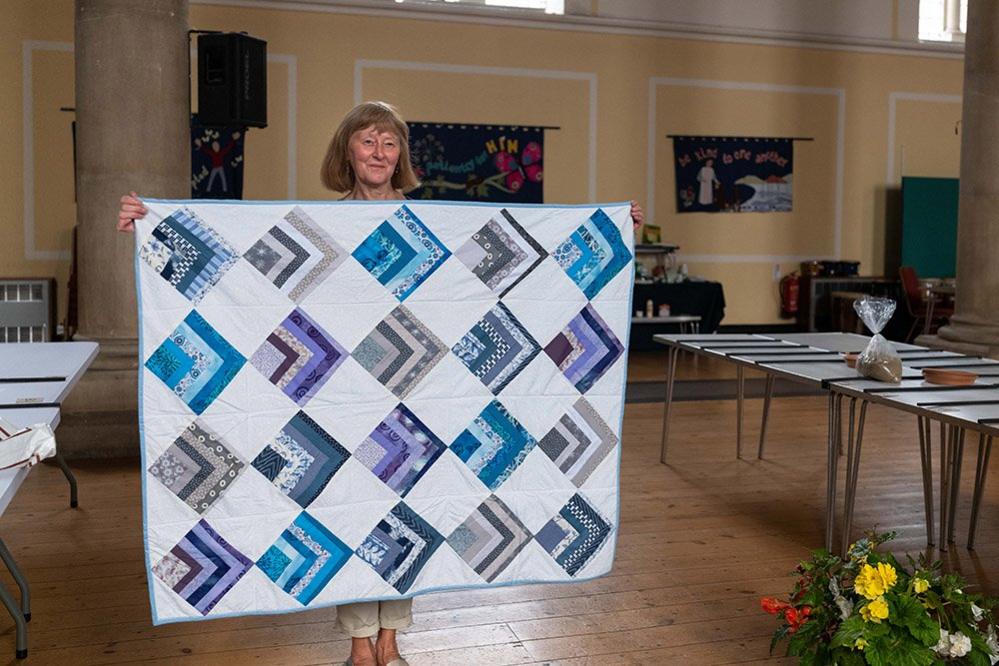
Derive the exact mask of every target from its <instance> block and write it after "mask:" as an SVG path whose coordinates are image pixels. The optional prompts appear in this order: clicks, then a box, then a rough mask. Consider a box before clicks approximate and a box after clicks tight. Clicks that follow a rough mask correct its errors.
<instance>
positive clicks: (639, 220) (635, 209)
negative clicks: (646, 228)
mask: <svg viewBox="0 0 999 666" xmlns="http://www.w3.org/2000/svg"><path fill="white" fill-rule="evenodd" d="M631 219H632V221H633V222H634V224H635V228H636V229H637V228H638V227H640V226H642V225H643V224H645V211H643V210H642V207H641V206H639V205H638V202H637V201H632V202H631Z"/></svg>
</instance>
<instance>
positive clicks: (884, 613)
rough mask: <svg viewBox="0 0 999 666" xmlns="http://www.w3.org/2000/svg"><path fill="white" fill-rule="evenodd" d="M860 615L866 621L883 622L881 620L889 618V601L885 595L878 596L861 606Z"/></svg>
mask: <svg viewBox="0 0 999 666" xmlns="http://www.w3.org/2000/svg"><path fill="white" fill-rule="evenodd" d="M860 615H861V617H863V618H864V621H865V622H874V623H875V624H881V620H887V619H888V602H887V601H885V598H884V597H878V598H877V599H874V600H872V601H870V602H869V603H868V604H867V605H866V606H864V607H863V608H861V609H860Z"/></svg>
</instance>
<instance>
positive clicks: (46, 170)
mask: <svg viewBox="0 0 999 666" xmlns="http://www.w3.org/2000/svg"><path fill="white" fill-rule="evenodd" d="M4 18H5V19H8V18H9V19H10V20H4V21H2V22H0V86H2V89H3V90H4V91H7V94H4V95H2V96H0V123H2V127H3V130H4V131H3V132H0V169H2V172H3V173H4V174H6V175H7V176H8V177H7V178H4V179H3V180H2V181H0V274H2V275H18V276H24V275H30V276H43V275H55V276H56V277H57V278H58V279H59V282H60V288H61V291H60V296H61V300H62V303H61V307H60V311H61V312H64V311H65V298H64V295H65V291H64V287H65V279H66V276H67V274H68V263H67V262H66V261H64V260H59V259H51V258H38V256H37V255H36V256H35V258H31V257H29V256H27V255H26V254H25V246H26V244H25V223H24V222H25V213H26V212H30V211H31V210H32V209H33V210H34V235H33V243H34V247H35V248H37V249H38V250H42V251H48V252H66V251H68V249H69V233H70V229H71V228H72V225H73V223H74V210H73V203H72V196H73V191H72V180H71V178H72V176H71V169H72V165H71V162H70V155H71V144H70V135H69V117H68V114H64V113H63V114H60V113H59V112H58V107H59V106H72V96H73V83H72V81H73V64H72V56H71V53H69V52H67V51H60V50H52V49H60V48H62V49H65V48H67V46H66V45H67V44H68V43H70V42H71V41H72V38H73V26H72V21H73V4H72V2H70V0H58V1H57V0H46V1H44V2H38V1H34V0H13V1H11V2H7V3H5V9H4ZM191 24H192V27H197V28H200V29H224V30H245V31H247V32H249V33H250V34H253V35H255V36H258V37H261V38H263V39H266V40H267V41H268V52H269V53H270V54H271V55H272V58H271V61H270V62H269V64H268V77H269V82H270V85H269V90H268V97H269V100H268V102H269V116H270V126H269V127H268V128H266V129H263V130H257V129H253V130H250V132H249V135H248V138H247V154H246V184H245V195H246V197H247V198H261V199H281V198H288V197H297V198H301V199H320V198H329V197H331V196H333V195H332V194H331V193H329V192H326V191H324V190H323V189H322V187H321V185H320V183H319V178H318V166H319V164H320V161H321V160H322V157H323V154H324V152H325V149H326V144H327V142H328V140H329V137H330V135H331V133H332V131H333V129H334V128H335V126H336V124H337V122H338V121H339V119H340V118H341V117H342V115H343V114H344V113H345V112H346V111H347V110H348V109H349V108H350V107H351V106H352V105H353V103H354V99H355V95H359V96H360V98H361V99H386V100H388V101H391V102H394V103H396V104H398V105H399V106H400V107H401V109H402V110H403V112H404V114H406V115H407V117H409V118H411V119H414V120H428V121H435V120H445V121H457V122H462V121H464V122H494V123H531V124H546V125H558V126H561V127H562V129H561V130H560V131H558V132H552V133H550V134H549V136H548V139H547V146H546V156H545V159H546V162H547V164H546V174H545V176H546V198H547V200H548V201H553V202H554V201H558V202H566V203H577V202H585V201H588V200H591V199H595V200H597V201H617V200H622V199H630V198H635V199H638V200H639V201H640V202H642V203H643V205H645V206H646V207H647V208H650V207H651V208H653V209H654V211H653V214H654V216H655V220H654V221H655V222H656V223H657V224H660V225H662V226H663V227H664V238H665V239H666V240H669V241H673V242H677V243H679V244H680V245H681V246H682V248H683V249H682V252H683V253H685V254H686V256H687V259H688V260H689V262H688V263H689V264H690V269H691V272H692V273H695V274H697V275H701V276H703V277H706V278H709V279H717V280H721V281H722V282H723V284H724V286H725V291H726V300H727V302H728V309H727V316H726V318H725V321H724V323H726V324H765V323H775V322H778V321H780V319H779V317H778V309H777V302H776V298H775V292H776V284H775V282H774V280H773V270H774V264H775V263H778V264H780V266H781V269H782V270H783V271H785V272H786V271H787V270H790V269H791V268H793V267H794V262H793V259H794V258H796V257H799V256H810V257H811V256H814V257H823V258H824V257H831V256H833V255H834V254H835V251H836V220H837V219H839V220H840V241H839V242H840V246H841V255H842V257H843V258H847V259H856V260H859V261H861V262H862V270H863V272H865V273H867V274H876V273H877V272H878V271H880V270H881V263H882V257H883V253H884V251H883V247H884V215H885V212H884V209H885V194H884V193H885V188H886V185H887V184H888V177H889V175H890V174H891V173H894V175H895V182H897V178H898V176H899V175H901V174H903V173H904V174H907V175H908V174H910V173H911V174H912V175H951V176H956V175H957V164H958V158H957V156H958V143H959V142H958V140H957V139H958V138H957V137H955V136H954V134H953V125H954V120H956V118H957V116H959V104H956V103H954V102H953V101H949V102H946V101H945V102H939V101H921V100H920V99H919V98H918V97H917V98H914V99H909V98H907V97H905V96H902V97H899V96H897V95H896V96H895V97H893V96H892V93H905V94H906V95H909V96H912V95H923V96H925V95H931V96H941V95H942V96H958V95H960V92H961V72H962V70H961V62H960V60H955V59H952V58H942V57H941V58H937V57H931V56H926V57H917V56H912V55H893V54H882V53H871V52H860V51H848V50H842V49H840V50H821V49H813V48H791V47H787V46H774V45H769V44H767V45H764V44H747V43H722V42H718V41H711V42H707V41H694V40H684V39H677V38H666V37H651V36H632V35H622V34H605V33H597V32H576V31H568V30H541V29H531V28H525V27H510V26H502V27H500V26H495V25H490V24H488V23H479V24H476V23H455V22H439V21H432V20H417V19H410V18H388V17H375V16H368V15H351V14H345V13H328V12H323V11H296V10H281V11H276V10H269V9H259V8H248V7H237V6H214V5H193V6H192V8H191ZM38 42H52V43H55V44H46V45H43V46H39V45H38V44H37V43H38ZM25 44H27V45H28V46H27V47H26V46H25ZM32 44H34V46H32ZM25 49H28V50H29V51H30V53H31V63H32V71H31V75H30V77H29V78H28V79H25V78H24V59H23V57H22V55H23V52H24V50H25ZM371 61H378V62H377V63H372V62H371ZM386 61H387V62H386ZM365 63H367V64H365ZM414 63H415V64H414ZM442 70H446V71H442ZM358 76H359V77H360V78H359V79H358ZM677 79H682V80H684V82H681V83H677V82H676V80H677ZM667 81H670V83H664V82H667ZM691 81H693V82H694V83H692V82H691ZM731 82H736V83H740V84H746V83H748V84H752V85H751V86H750V87H751V88H752V89H751V90H739V89H733V86H732V85H730V84H731ZM25 88H30V90H31V116H30V117H29V118H28V119H27V121H26V122H27V124H28V126H29V127H30V128H31V135H30V136H31V141H32V142H33V148H32V151H31V154H30V156H29V158H30V160H33V163H34V166H33V168H32V169H31V170H30V172H28V173H26V172H25V159H24V157H25V155H24V154H23V146H24V143H23V141H24V136H23V132H22V124H24V123H25V120H24V115H23V114H24V110H25V109H26V108H27V107H26V106H25V104H24V98H23V96H22V90H24V89H25ZM289 93H291V95H292V96H291V97H289ZM123 94H126V91H124V90H123ZM591 104H592V106H591ZM892 104H894V107H895V111H894V113H890V107H891V106H892ZM890 119H892V120H893V122H894V124H893V125H891V126H890ZM150 129H151V131H155V128H150ZM695 132H696V133H705V134H718V135H728V134H750V135H755V136H758V135H766V134H771V133H772V134H775V135H794V136H802V135H803V136H813V137H814V138H815V141H814V142H810V143H800V144H798V145H797V146H796V167H795V181H796V182H795V210H794V212H792V213H788V214H770V215H768V214H730V215H721V214H719V215H705V214H686V215H677V214H676V213H675V211H674V205H673V193H672V185H671V184H672V177H673V176H672V160H671V146H670V142H669V141H668V140H667V139H666V138H665V135H666V134H668V133H679V134H685V133H695ZM892 137H893V138H892ZM289 142H290V143H289ZM591 143H592V144H594V145H595V150H592V149H591ZM892 143H894V149H893V150H894V156H893V158H892V159H893V160H894V161H892V162H891V163H890V162H889V158H890V156H889V145H890V144H892ZM137 149H140V150H141V147H137ZM903 149H904V155H905V160H904V163H903V162H900V161H899V160H900V156H901V154H902V153H903ZM650 165H651V167H652V168H653V169H654V172H655V178H654V180H653V182H652V183H651V186H650V183H649V178H648V174H649V168H650ZM839 165H842V166H841V173H842V176H839V175H838V174H839V173H840V166H839ZM26 177H27V178H28V182H29V183H33V185H34V189H33V196H32V197H31V200H30V201H28V202H27V204H28V205H25V203H26V202H25V198H24V196H23V193H24V183H25V178H26ZM591 185H592V186H593V187H594V188H595V192H594V193H593V196H592V197H591V193H590V188H591ZM148 194H149V195H155V194H156V193H155V192H150V193H148ZM837 207H838V209H839V215H838V216H837V212H836V211H837ZM112 224H113V220H108V230H109V233H112ZM43 256H48V255H43ZM681 260H684V259H683V257H681Z"/></svg>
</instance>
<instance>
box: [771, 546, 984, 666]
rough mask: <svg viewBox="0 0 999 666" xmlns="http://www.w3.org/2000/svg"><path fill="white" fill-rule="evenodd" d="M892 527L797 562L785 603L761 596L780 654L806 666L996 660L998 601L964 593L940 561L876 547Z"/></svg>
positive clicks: (979, 664)
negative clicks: (774, 623)
mask: <svg viewBox="0 0 999 666" xmlns="http://www.w3.org/2000/svg"><path fill="white" fill-rule="evenodd" d="M894 537H895V533H894V532H889V533H885V534H874V533H871V534H869V535H868V536H867V537H865V538H863V539H860V540H859V541H857V543H855V544H853V545H852V546H850V550H849V552H848V553H847V556H846V557H845V558H840V557H838V556H836V555H831V554H829V553H828V552H826V551H825V550H819V551H816V552H814V553H813V554H812V557H811V559H809V560H807V561H804V562H802V563H801V564H800V565H798V567H797V569H796V570H795V571H796V574H797V575H798V580H797V582H796V583H795V585H794V589H793V590H792V592H791V595H790V599H789V600H788V601H782V600H780V599H777V598H775V597H763V598H762V599H761V600H760V606H761V607H762V608H763V610H764V611H766V612H768V613H770V614H771V615H776V616H777V617H778V620H779V622H780V626H779V627H778V628H777V630H776V631H775V632H774V637H773V641H772V642H771V644H770V652H771V653H773V651H774V649H775V648H776V646H777V644H778V643H779V642H780V641H782V640H785V639H786V640H787V641H788V647H787V654H788V655H790V656H796V657H798V658H799V659H800V663H801V664H803V665H805V666H813V665H814V666H819V665H826V664H837V665H838V666H863V665H865V664H869V665H870V666H933V665H935V664H944V663H960V664H971V665H972V666H992V665H994V664H996V663H999V638H997V629H996V619H997V616H999V613H997V606H999V600H997V599H993V598H986V597H983V596H981V595H978V594H970V593H965V591H964V588H965V583H964V581H963V580H962V579H961V577H960V576H959V575H957V574H945V573H942V572H941V568H940V562H934V563H932V564H931V563H929V562H928V561H927V559H926V557H925V556H924V555H922V554H920V556H919V559H918V560H913V559H912V558H911V557H909V556H906V559H907V560H908V565H909V567H908V569H906V568H905V567H903V566H902V565H900V564H899V563H898V561H897V560H896V559H895V557H894V556H893V555H892V554H891V553H886V552H880V551H879V550H878V547H879V546H880V545H881V544H883V543H885V542H887V541H890V540H891V539H893V538H894Z"/></svg>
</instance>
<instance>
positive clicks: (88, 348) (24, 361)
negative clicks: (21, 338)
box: [0, 342, 98, 428]
mask: <svg viewBox="0 0 999 666" xmlns="http://www.w3.org/2000/svg"><path fill="white" fill-rule="evenodd" d="M97 351H98V345H97V343H96V342H39V343H8V344H0V405H4V406H6V405H21V406H19V407H16V408H14V409H10V408H2V409H0V418H4V419H5V420H7V421H10V422H11V423H16V424H17V425H31V424H35V423H46V422H47V423H49V424H50V425H51V426H52V427H53V428H54V427H55V426H56V425H58V423H59V409H58V408H57V407H55V406H52V407H49V406H46V407H35V408H32V407H30V406H29V405H31V404H39V403H40V404H45V405H55V404H58V403H61V402H62V401H63V400H65V399H66V396H68V395H69V392H70V391H72V390H73V387H74V386H76V384H77V382H79V381H80V377H82V376H83V373H84V372H85V371H86V370H87V368H88V367H90V364H91V363H93V361H94V359H95V358H96V357H97ZM12 379H15V380H16V379H25V380H27V381H24V382H17V381H15V382H10V380H12ZM32 379H35V380H37V379H44V380H51V381H31V380H32Z"/></svg>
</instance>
